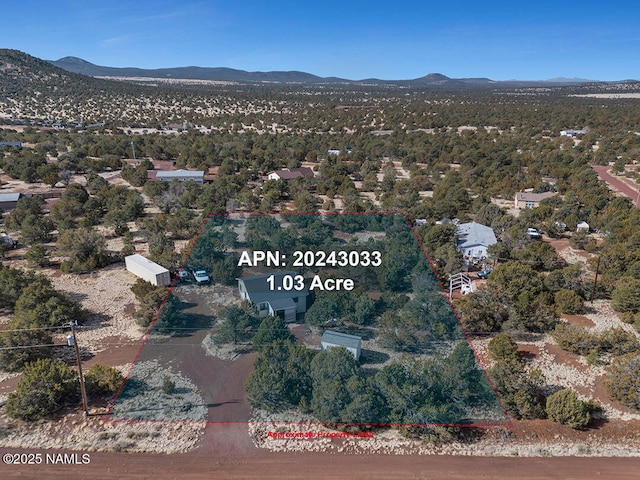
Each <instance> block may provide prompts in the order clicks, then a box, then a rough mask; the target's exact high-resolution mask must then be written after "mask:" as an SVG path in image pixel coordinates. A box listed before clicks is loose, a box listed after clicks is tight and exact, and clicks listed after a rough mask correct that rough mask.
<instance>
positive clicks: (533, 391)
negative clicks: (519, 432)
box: [489, 359, 545, 418]
mask: <svg viewBox="0 0 640 480" xmlns="http://www.w3.org/2000/svg"><path fill="white" fill-rule="evenodd" d="M489 376H490V377H491V379H492V380H493V385H494V387H495V389H496V391H497V392H498V394H499V395H500V398H501V400H502V403H503V404H504V406H505V408H506V409H507V410H508V411H509V414H511V415H513V416H514V417H515V418H544V416H545V409H544V406H543V405H542V399H543V396H542V394H541V393H540V388H541V387H542V384H543V383H544V377H543V376H542V373H541V372H540V371H539V370H534V371H532V372H529V373H527V372H526V371H525V369H524V366H523V365H522V363H521V362H519V361H518V360H516V359H510V360H500V361H498V362H497V363H496V364H495V365H494V366H493V367H492V368H491V369H490V370H489Z"/></svg>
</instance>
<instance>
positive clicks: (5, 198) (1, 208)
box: [0, 192, 24, 213]
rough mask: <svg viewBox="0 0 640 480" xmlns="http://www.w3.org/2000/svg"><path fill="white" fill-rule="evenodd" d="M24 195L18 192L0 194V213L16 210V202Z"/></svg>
mask: <svg viewBox="0 0 640 480" xmlns="http://www.w3.org/2000/svg"><path fill="white" fill-rule="evenodd" d="M23 196H24V195H23V194H22V193H19V192H9V193H0V213H2V212H8V211H10V210H13V209H14V208H16V205H18V200H20V199H21V198H22V197H23Z"/></svg>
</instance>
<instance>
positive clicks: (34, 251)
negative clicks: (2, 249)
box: [24, 245, 50, 267]
mask: <svg viewBox="0 0 640 480" xmlns="http://www.w3.org/2000/svg"><path fill="white" fill-rule="evenodd" d="M24 257H25V258H26V259H27V262H29V265H30V266H32V267H46V266H47V265H49V263H50V259H49V250H47V248H46V247H45V246H43V245H33V246H32V247H31V248H30V249H29V250H27V252H26V253H25V254H24Z"/></svg>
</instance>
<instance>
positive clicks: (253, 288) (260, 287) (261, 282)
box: [238, 270, 309, 306]
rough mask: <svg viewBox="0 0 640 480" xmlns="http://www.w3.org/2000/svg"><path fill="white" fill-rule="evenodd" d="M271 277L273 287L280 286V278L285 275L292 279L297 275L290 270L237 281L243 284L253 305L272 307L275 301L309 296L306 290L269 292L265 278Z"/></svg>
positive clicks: (242, 278) (241, 278)
mask: <svg viewBox="0 0 640 480" xmlns="http://www.w3.org/2000/svg"><path fill="white" fill-rule="evenodd" d="M271 275H273V276H274V285H275V286H281V285H282V278H283V277H284V276H285V275H291V276H292V277H294V276H296V275H297V273H296V272H293V271H291V270H284V271H281V272H272V273H263V274H262V275H252V276H250V277H240V278H238V281H239V282H242V283H244V287H245V289H246V290H247V293H248V294H249V298H250V299H251V301H252V302H253V303H262V302H269V303H270V304H271V305H272V306H273V303H274V302H275V301H277V300H282V299H286V298H294V297H306V296H307V295H309V290H307V289H306V288H304V289H302V290H285V289H282V290H271V289H270V288H269V283H268V282H267V278H268V277H270V276H271Z"/></svg>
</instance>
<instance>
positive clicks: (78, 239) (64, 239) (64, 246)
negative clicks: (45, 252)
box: [57, 229, 109, 273]
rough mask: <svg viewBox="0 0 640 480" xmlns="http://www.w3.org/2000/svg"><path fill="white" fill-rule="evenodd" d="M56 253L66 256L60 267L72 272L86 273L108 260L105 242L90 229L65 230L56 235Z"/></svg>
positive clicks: (101, 265) (103, 264)
mask: <svg viewBox="0 0 640 480" xmlns="http://www.w3.org/2000/svg"><path fill="white" fill-rule="evenodd" d="M57 247H58V253H59V254H60V255H62V256H64V257H67V259H68V260H67V261H65V262H63V263H62V265H61V268H62V269H63V271H64V270H67V271H70V272H74V273H86V272H90V271H91V270H93V269H95V268H97V267H103V266H105V265H106V264H107V263H108V261H109V255H108V254H107V251H106V242H105V239H104V237H103V236H102V235H100V234H99V233H98V232H96V231H94V230H91V229H74V230H65V231H64V232H62V233H61V234H60V236H59V237H58V242H57Z"/></svg>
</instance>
